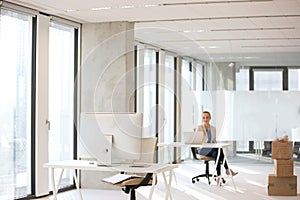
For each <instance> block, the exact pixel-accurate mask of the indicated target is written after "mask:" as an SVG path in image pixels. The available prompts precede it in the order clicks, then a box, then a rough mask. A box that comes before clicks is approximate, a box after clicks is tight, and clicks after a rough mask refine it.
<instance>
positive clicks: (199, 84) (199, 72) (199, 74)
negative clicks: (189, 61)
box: [194, 63, 204, 91]
mask: <svg viewBox="0 0 300 200" xmlns="http://www.w3.org/2000/svg"><path fill="white" fill-rule="evenodd" d="M194 69H195V73H196V88H195V90H196V91H202V90H203V80H204V77H203V65H202V64H199V63H195V68H194Z"/></svg>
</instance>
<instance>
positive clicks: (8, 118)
mask: <svg viewBox="0 0 300 200" xmlns="http://www.w3.org/2000/svg"><path fill="white" fill-rule="evenodd" d="M0 12H1V15H0V44H1V45H0V70H1V73H0V96H1V97H0V110H1V112H0V121H1V124H0V158H1V160H2V162H1V165H0V199H3V200H10V199H16V198H21V197H25V196H27V195H29V194H31V193H32V190H31V189H32V188H31V183H32V177H34V176H33V174H32V173H31V167H32V166H31V163H32V162H31V161H32V160H31V159H32V151H31V144H32V137H31V133H32V126H31V122H32V120H31V116H32V105H31V103H32V89H31V88H32V82H31V81H32V68H31V66H32V65H31V64H32V62H31V58H32V55H31V54H32V53H31V52H32V51H31V44H32V35H31V31H32V16H29V15H25V14H21V13H16V12H13V11H9V10H4V9H1V10H0Z"/></svg>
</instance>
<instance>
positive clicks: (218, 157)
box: [212, 148, 221, 179]
mask: <svg viewBox="0 0 300 200" xmlns="http://www.w3.org/2000/svg"><path fill="white" fill-rule="evenodd" d="M220 154H221V148H218V155H217V159H216V163H215V167H214V171H213V173H212V179H214V175H215V173H216V171H217V167H218V162H219V160H220Z"/></svg>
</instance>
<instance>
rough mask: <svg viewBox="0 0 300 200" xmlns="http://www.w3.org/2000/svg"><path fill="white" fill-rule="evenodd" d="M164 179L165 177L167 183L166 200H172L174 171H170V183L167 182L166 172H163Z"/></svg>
mask: <svg viewBox="0 0 300 200" xmlns="http://www.w3.org/2000/svg"><path fill="white" fill-rule="evenodd" d="M162 174H163V177H164V182H165V187H166V190H167V191H166V198H165V199H166V200H167V199H168V198H169V197H170V199H171V200H172V195H171V183H172V174H173V170H172V169H171V170H170V171H169V182H168V181H167V178H166V175H165V172H162Z"/></svg>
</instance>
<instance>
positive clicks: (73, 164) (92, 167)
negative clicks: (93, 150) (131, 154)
mask: <svg viewBox="0 0 300 200" xmlns="http://www.w3.org/2000/svg"><path fill="white" fill-rule="evenodd" d="M141 165H144V166H142V167H141ZM44 167H46V168H64V169H81V170H89V171H116V172H128V173H160V172H164V171H168V170H171V169H174V168H177V167H178V165H176V164H158V163H154V164H112V165H110V166H98V165H97V163H96V162H95V161H86V160H64V161H57V162H52V163H45V164H44Z"/></svg>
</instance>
